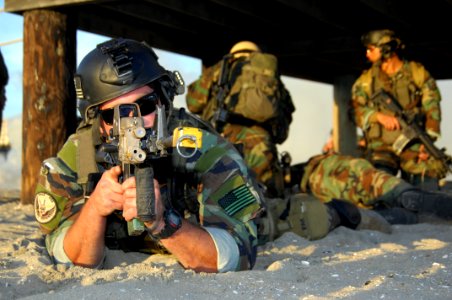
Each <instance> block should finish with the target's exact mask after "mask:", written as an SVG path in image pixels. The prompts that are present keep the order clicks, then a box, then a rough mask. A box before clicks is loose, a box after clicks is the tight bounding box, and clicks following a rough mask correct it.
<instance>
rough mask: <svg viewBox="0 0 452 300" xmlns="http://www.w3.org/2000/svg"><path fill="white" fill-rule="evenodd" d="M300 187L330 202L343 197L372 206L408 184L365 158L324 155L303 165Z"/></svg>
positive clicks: (385, 199)
mask: <svg viewBox="0 0 452 300" xmlns="http://www.w3.org/2000/svg"><path fill="white" fill-rule="evenodd" d="M300 187H301V190H302V191H303V192H311V193H312V194H313V195H314V196H315V197H316V198H318V199H320V200H322V201H324V202H329V201H331V200H332V199H343V200H346V201H350V202H352V203H354V204H357V205H361V206H365V207H372V206H373V205H375V204H376V203H377V201H382V200H383V201H388V204H390V205H391V204H393V203H392V202H393V199H389V198H391V197H388V196H389V194H391V193H392V192H393V190H394V189H396V188H397V189H398V190H401V189H403V188H405V187H406V188H408V187H409V185H408V184H407V183H405V182H404V181H403V180H401V179H399V178H397V177H395V176H392V175H390V174H388V173H386V172H383V171H380V170H378V169H375V168H374V167H373V166H372V164H370V163H369V162H368V161H367V160H365V159H361V158H354V157H352V156H343V155H338V154H325V155H317V156H314V157H312V158H311V159H310V160H309V161H308V163H307V164H306V166H305V168H304V174H303V177H302V179H301V185H300Z"/></svg>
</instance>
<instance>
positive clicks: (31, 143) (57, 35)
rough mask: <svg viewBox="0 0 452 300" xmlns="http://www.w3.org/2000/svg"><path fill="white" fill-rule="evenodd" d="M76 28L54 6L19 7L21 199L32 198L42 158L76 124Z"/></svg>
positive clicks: (25, 201) (58, 145)
mask: <svg viewBox="0 0 452 300" xmlns="http://www.w3.org/2000/svg"><path fill="white" fill-rule="evenodd" d="M75 28H76V27H75V26H74V24H72V22H71V21H70V18H69V16H68V15H65V14H62V13H59V12H55V11H50V10H31V11H26V12H25V13H24V63H23V65H24V70H23V72H24V74H23V97H24V99H23V115H22V125H23V129H22V139H23V143H22V187H21V203H22V204H30V203H33V199H34V191H35V188H36V184H37V179H38V176H39V172H40V166H41V162H42V161H43V160H44V159H46V158H48V157H51V156H55V155H56V153H57V151H58V150H59V149H60V148H61V146H62V145H63V144H64V142H65V140H66V138H67V137H68V134H70V133H71V132H74V130H75V126H76V113H75V109H76V101H75V91H74V87H73V81H72V80H73V79H72V78H73V73H74V70H75V44H76V40H75V39H76V35H75V33H76V30H75Z"/></svg>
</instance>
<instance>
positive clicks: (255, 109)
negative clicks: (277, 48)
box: [187, 52, 295, 144]
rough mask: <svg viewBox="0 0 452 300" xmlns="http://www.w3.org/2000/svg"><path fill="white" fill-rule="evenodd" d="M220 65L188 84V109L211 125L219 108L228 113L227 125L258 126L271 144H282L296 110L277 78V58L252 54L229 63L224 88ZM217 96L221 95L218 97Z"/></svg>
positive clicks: (205, 71)
mask: <svg viewBox="0 0 452 300" xmlns="http://www.w3.org/2000/svg"><path fill="white" fill-rule="evenodd" d="M229 57H230V56H229ZM225 58H227V57H225ZM221 66H222V64H221V62H220V63H218V64H216V65H214V66H212V67H210V68H206V69H204V70H203V74H202V75H201V77H200V78H199V79H198V80H197V81H195V82H193V83H192V84H190V85H189V87H188V93H187V106H188V109H189V110H190V111H191V112H193V113H198V114H201V117H202V118H203V119H204V120H207V121H209V122H212V120H213V119H214V118H215V117H214V116H215V113H216V112H218V111H219V109H220V106H221V109H225V110H226V111H227V112H228V114H229V117H228V119H227V121H226V122H230V123H236V124H243V125H246V126H251V125H260V126H262V127H264V128H265V129H267V131H268V132H269V133H270V135H271V136H272V139H273V142H274V143H278V144H280V143H282V142H284V141H285V140H286V139H287V136H288V134H289V125H290V123H291V122H292V113H293V112H294V111H295V107H294V105H293V103H292V98H291V96H290V94H289V92H288V91H287V89H286V88H285V87H284V84H283V83H282V81H281V79H280V76H279V72H278V62H277V58H276V57H275V56H274V55H271V54H267V53H259V52H254V53H251V54H250V56H249V57H247V58H245V57H241V58H239V59H236V60H233V61H232V62H229V65H228V68H227V72H225V73H226V74H225V76H227V80H224V81H225V82H226V85H227V86H221V85H220V81H223V79H221V77H222V76H224V75H222V69H221ZM225 91H226V93H224V92H225ZM219 93H224V95H223V96H221V97H218V94H219ZM219 98H221V101H220V100H219ZM219 102H221V103H219ZM212 123H215V122H212Z"/></svg>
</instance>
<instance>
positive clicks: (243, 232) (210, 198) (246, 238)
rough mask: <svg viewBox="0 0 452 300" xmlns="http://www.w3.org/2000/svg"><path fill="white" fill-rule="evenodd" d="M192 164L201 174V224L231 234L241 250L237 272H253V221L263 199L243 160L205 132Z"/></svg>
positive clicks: (231, 147)
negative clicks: (250, 270)
mask: <svg viewBox="0 0 452 300" xmlns="http://www.w3.org/2000/svg"><path fill="white" fill-rule="evenodd" d="M188 163H189V164H190V163H192V164H193V170H194V171H195V172H196V173H198V174H199V175H200V191H199V193H198V202H199V203H200V211H199V218H200V223H201V225H202V226H205V227H216V228H221V229H224V230H226V231H227V232H229V233H230V234H231V236H232V237H233V238H234V240H235V242H236V243H237V246H238V248H239V255H240V258H239V263H238V265H237V267H236V270H247V269H251V268H252V267H253V266H254V263H255V261H256V254H257V229H256V224H255V223H254V220H253V218H254V217H255V216H256V215H257V214H258V213H259V211H260V209H261V203H262V198H261V197H262V196H261V194H260V192H259V190H258V188H257V187H256V185H255V183H254V181H252V180H251V179H250V176H249V174H248V169H247V168H246V165H245V163H244V161H243V159H242V157H241V156H240V154H239V153H238V152H237V151H236V150H235V148H233V146H232V144H230V143H228V142H227V141H225V140H224V139H223V138H221V137H220V136H219V135H216V134H212V133H209V132H207V131H203V137H202V147H200V149H198V153H197V154H196V155H195V156H193V157H192V158H191V159H190V160H189V161H188Z"/></svg>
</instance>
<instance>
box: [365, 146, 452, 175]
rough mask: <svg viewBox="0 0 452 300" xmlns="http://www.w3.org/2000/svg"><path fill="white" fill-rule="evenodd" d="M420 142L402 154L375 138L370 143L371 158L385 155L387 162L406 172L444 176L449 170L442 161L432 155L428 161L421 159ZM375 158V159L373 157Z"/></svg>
mask: <svg viewBox="0 0 452 300" xmlns="http://www.w3.org/2000/svg"><path fill="white" fill-rule="evenodd" d="M419 148H420V144H413V145H411V146H410V147H409V148H407V149H405V150H404V151H403V152H402V153H401V154H400V156H397V155H396V154H395V153H393V151H392V147H391V146H390V145H387V144H384V143H383V142H382V141H379V140H373V141H371V143H370V144H369V151H370V153H372V155H371V159H372V158H375V157H377V158H378V157H384V158H385V159H386V160H387V162H386V163H387V164H388V165H391V166H392V168H394V169H395V171H396V170H397V169H400V170H401V171H403V172H405V173H406V174H412V175H417V176H422V177H424V176H425V177H430V178H438V179H441V178H444V177H445V176H446V173H447V170H445V169H444V167H443V165H442V163H441V161H439V160H437V159H435V158H434V157H432V156H430V157H429V159H428V160H426V161H420V160H419ZM373 160H375V159H373Z"/></svg>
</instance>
